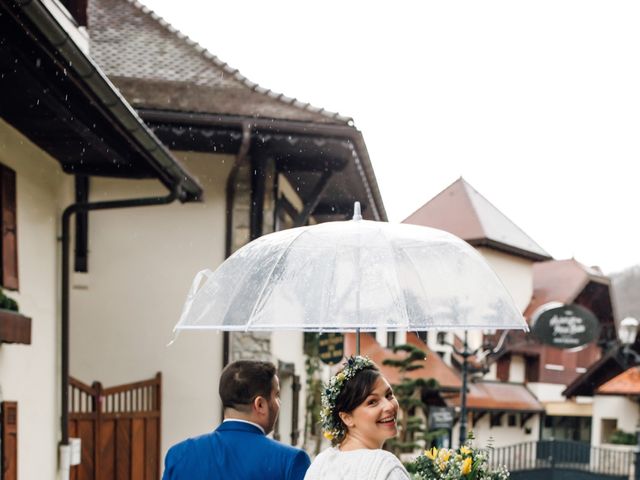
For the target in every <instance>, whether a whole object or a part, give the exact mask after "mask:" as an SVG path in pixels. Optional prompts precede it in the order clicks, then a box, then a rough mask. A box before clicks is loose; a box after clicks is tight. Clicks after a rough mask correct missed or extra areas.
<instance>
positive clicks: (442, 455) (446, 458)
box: [438, 448, 451, 462]
mask: <svg viewBox="0 0 640 480" xmlns="http://www.w3.org/2000/svg"><path fill="white" fill-rule="evenodd" d="M449 457H451V451H450V450H447V449H446V448H443V449H442V450H440V452H439V453H438V458H439V459H440V460H442V462H448V461H449Z"/></svg>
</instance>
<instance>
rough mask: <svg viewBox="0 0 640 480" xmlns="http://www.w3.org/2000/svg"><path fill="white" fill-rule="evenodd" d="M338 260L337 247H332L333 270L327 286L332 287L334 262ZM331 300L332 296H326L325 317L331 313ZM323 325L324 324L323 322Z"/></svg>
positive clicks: (334, 269) (334, 273) (334, 270)
mask: <svg viewBox="0 0 640 480" xmlns="http://www.w3.org/2000/svg"><path fill="white" fill-rule="evenodd" d="M337 259H338V247H334V249H333V268H332V269H331V281H330V282H329V283H328V284H327V285H333V279H334V278H335V276H336V260H337ZM332 299H333V295H331V294H329V295H327V307H326V308H327V310H326V313H327V316H328V315H329V314H330V313H331V300H332ZM323 323H324V322H323Z"/></svg>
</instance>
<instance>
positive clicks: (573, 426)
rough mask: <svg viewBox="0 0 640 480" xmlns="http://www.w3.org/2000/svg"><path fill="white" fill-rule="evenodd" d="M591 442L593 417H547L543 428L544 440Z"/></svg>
mask: <svg viewBox="0 0 640 480" xmlns="http://www.w3.org/2000/svg"><path fill="white" fill-rule="evenodd" d="M549 439H555V440H573V441H574V442H589V441H591V417H569V416H553V415H546V416H545V418H544V424H543V428H542V440H549Z"/></svg>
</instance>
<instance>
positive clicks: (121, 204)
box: [60, 191, 178, 478]
mask: <svg viewBox="0 0 640 480" xmlns="http://www.w3.org/2000/svg"><path fill="white" fill-rule="evenodd" d="M177 198H178V194H177V192H174V191H172V192H171V193H170V194H169V195H167V196H164V197H144V198H132V199H125V200H110V201H104V202H93V203H74V204H71V205H69V206H68V207H67V208H66V209H65V210H64V212H63V213H62V287H61V288H62V294H61V296H62V298H61V304H62V305H61V310H62V314H61V317H62V318H61V322H60V323H61V344H62V347H61V362H60V364H61V368H60V370H61V376H62V378H61V396H62V397H61V400H62V401H61V407H62V415H61V420H60V421H61V432H62V439H61V441H60V445H61V466H60V468H61V470H62V471H63V478H64V471H65V470H67V469H68V465H65V462H64V458H65V455H67V454H68V451H66V453H65V454H63V453H62V452H63V451H65V450H68V448H69V447H68V445H69V290H70V284H69V283H70V282H69V280H70V278H69V263H70V262H69V260H70V258H69V257H70V255H69V243H70V233H69V232H70V227H71V216H72V215H73V214H76V213H81V212H82V213H84V212H89V211H93V210H111V209H120V208H132V207H147V206H152V205H166V204H169V203H171V202H173V201H174V200H176V199H177ZM67 471H68V470H67Z"/></svg>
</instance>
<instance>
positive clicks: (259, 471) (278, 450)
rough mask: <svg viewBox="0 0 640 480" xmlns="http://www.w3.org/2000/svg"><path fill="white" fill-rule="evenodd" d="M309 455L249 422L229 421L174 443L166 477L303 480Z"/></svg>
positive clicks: (183, 479) (171, 479)
mask: <svg viewBox="0 0 640 480" xmlns="http://www.w3.org/2000/svg"><path fill="white" fill-rule="evenodd" d="M309 464H310V461H309V456H308V455H307V454H306V453H305V452H304V451H303V450H300V449H297V448H293V447H290V446H288V445H284V444H282V443H279V442H276V441H275V440H272V439H270V438H268V437H267V436H265V435H264V434H263V433H262V431H261V430H260V429H259V428H257V427H255V426H253V425H250V424H248V423H244V422H234V421H226V422H223V423H222V424H221V425H220V426H219V427H218V428H217V429H216V430H215V431H213V432H212V433H208V434H206V435H202V436H200V437H196V438H190V439H188V440H185V441H183V442H180V443H178V444H177V445H174V446H173V447H171V448H170V449H169V451H168V452H167V456H166V458H165V467H164V475H163V476H162V480H217V479H225V480H253V479H256V480H263V479H264V480H302V479H303V478H304V474H305V473H306V471H307V468H309Z"/></svg>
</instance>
